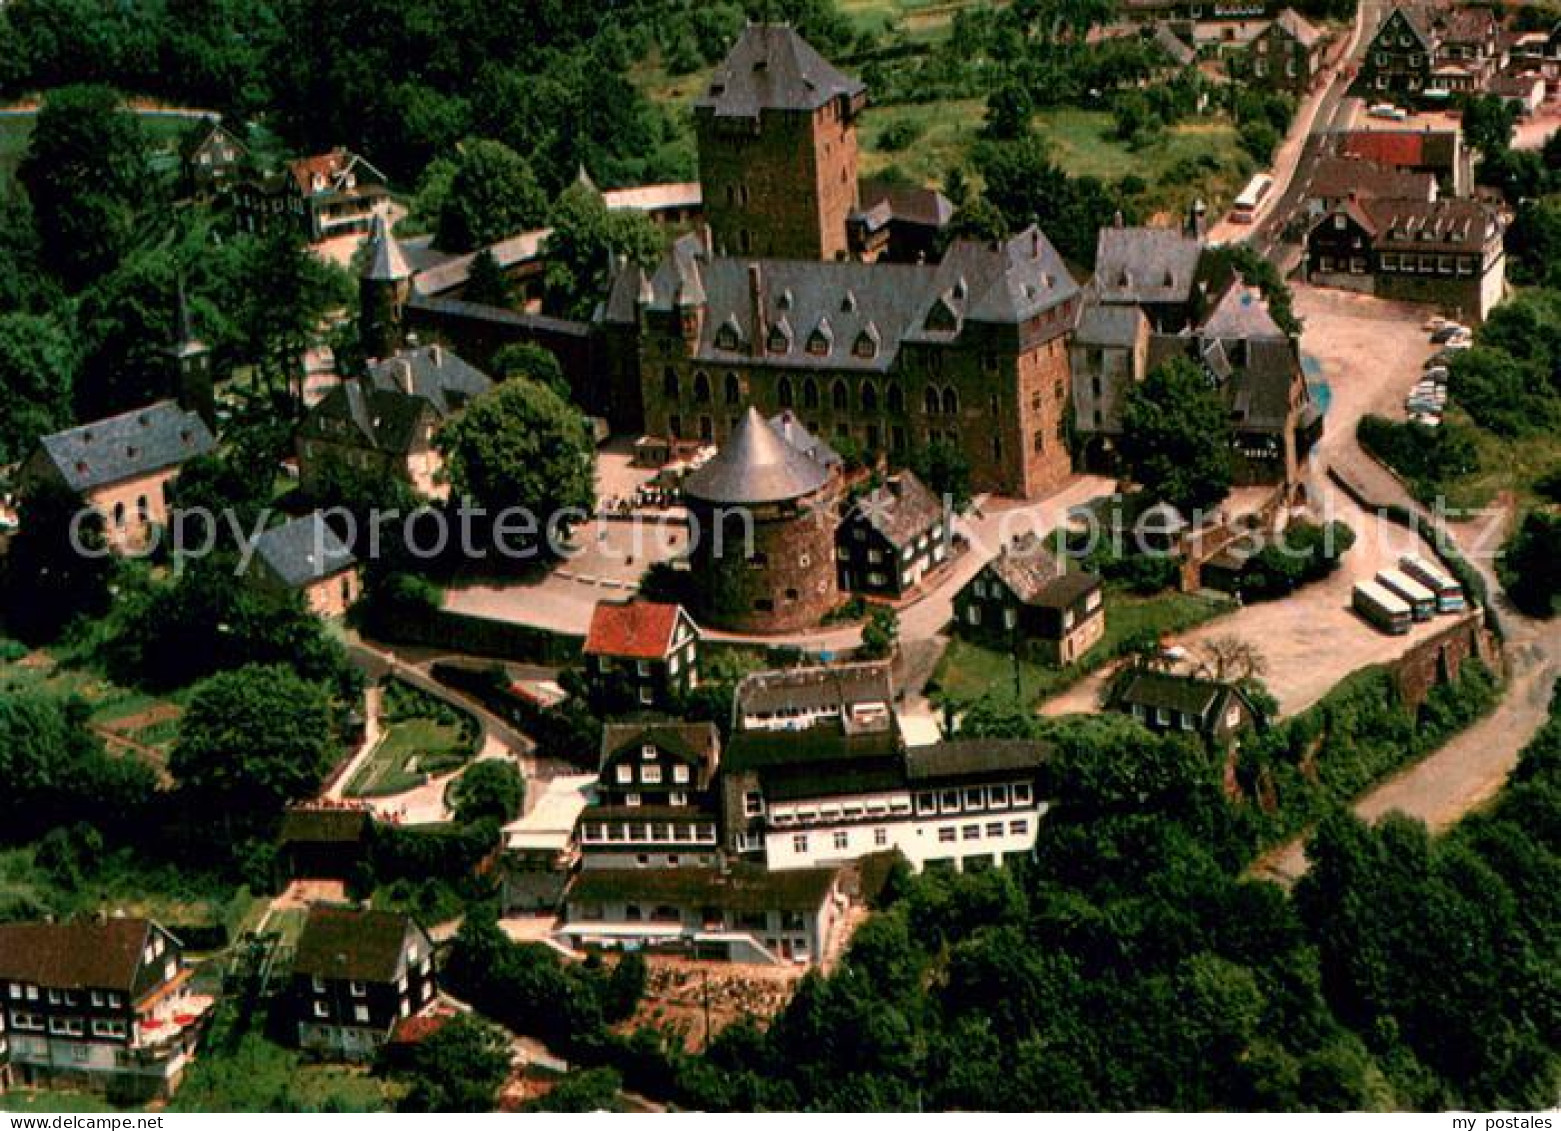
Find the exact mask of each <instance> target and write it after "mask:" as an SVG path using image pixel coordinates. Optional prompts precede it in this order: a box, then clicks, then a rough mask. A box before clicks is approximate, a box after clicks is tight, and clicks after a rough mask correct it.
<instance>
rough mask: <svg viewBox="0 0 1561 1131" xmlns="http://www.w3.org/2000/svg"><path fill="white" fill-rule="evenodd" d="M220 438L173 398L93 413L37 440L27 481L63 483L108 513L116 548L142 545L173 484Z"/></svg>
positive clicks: (162, 515) (108, 531) (161, 518)
mask: <svg viewBox="0 0 1561 1131" xmlns="http://www.w3.org/2000/svg"><path fill="white" fill-rule="evenodd" d="M216 444H217V441H216V439H215V438H214V437H213V436H212V434H211V430H210V429H209V428H207V427H206V422H205V421H204V420H202V419H201V417H200V415H199V414H198V413H195V412H191V411H189V410H187V409H184V408H181V407H180V406H179V405H178V404H177V403H175V402H174V401H158V402H157V403H155V404H150V405H147V406H146V407H145V408H138V409H132V410H131V411H129V412H123V413H120V414H119V415H118V416H111V417H108V418H107V419H105V420H95V421H93V422H92V423H91V424H82V425H79V426H78V427H75V428H67V429H66V430H65V431H63V432H55V433H53V434H52V435H49V436H44V437H43V438H42V439H40V440H39V441H38V450H37V451H36V452H34V453H33V455H32V456H31V457H30V458H29V459H28V461H27V462H26V463H25V464H24V465H23V467H22V473H21V480H22V483H23V484H24V493H25V489H26V486H27V485H37V484H41V483H45V482H53V483H56V484H59V485H61V486H63V487H64V488H66V489H67V490H69V491H70V492H72V493H73V494H75V495H77V496H79V497H80V498H81V500H82V501H83V502H84V503H86V504H88V505H89V506H91V507H92V508H93V509H94V510H96V511H97V512H98V513H99V514H100V515H102V517H103V524H104V538H105V540H106V541H107V543H108V545H109V546H110V547H111V548H112V549H115V550H118V551H121V552H124V551H130V552H134V551H138V550H142V549H144V548H145V547H146V546H147V545H148V544H149V543H150V542H151V540H152V533H153V531H154V530H155V529H156V528H158V527H160V526H163V525H166V523H167V521H168V483H169V482H170V481H171V480H172V479H174V478H175V477H176V476H177V475H178V474H179V468H180V467H181V466H182V465H183V464H184V463H185V461H187V460H190V459H194V458H195V457H196V456H201V455H206V454H207V453H208V452H210V451H211V450H212V449H213V448H215V447H216Z"/></svg>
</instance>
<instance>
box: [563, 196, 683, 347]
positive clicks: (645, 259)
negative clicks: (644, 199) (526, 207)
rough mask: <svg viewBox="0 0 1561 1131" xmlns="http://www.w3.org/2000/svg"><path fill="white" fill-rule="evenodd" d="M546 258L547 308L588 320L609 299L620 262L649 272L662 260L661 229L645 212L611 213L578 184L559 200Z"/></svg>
mask: <svg viewBox="0 0 1561 1131" xmlns="http://www.w3.org/2000/svg"><path fill="white" fill-rule="evenodd" d="M548 222H549V224H550V225H551V226H552V229H553V232H552V234H551V235H550V236H548V239H547V246H546V248H545V249H544V250H545V252H546V256H547V275H546V279H545V285H546V288H547V289H546V295H545V299H544V302H545V305H546V306H547V308H548V309H549V310H550V311H552V312H553V313H555V314H560V315H563V316H565V317H569V318H588V317H590V315H591V311H592V310H593V309H594V308H595V306H596V304H597V303H599V302H601V301H602V300H603V299H605V298H606V297H607V287H608V284H609V281H610V275H611V271H612V267H613V264H614V262H615V260H617V259H618V258H619V257H622V258H623V260H624V261H626V262H627V263H628V264H630V265H632V266H638V267H643V268H646V269H650V268H652V267H654V266H655V265H656V260H657V259H658V258H660V256H661V253H662V249H663V246H664V241H663V239H662V235H661V232H660V230H658V229H657V227H656V225H655V224H654V223H652V222H651V220H650V218H649V217H647V216H646V215H645V214H644V213H643V212H639V211H635V210H632V209H631V210H628V211H623V212H609V211H608V210H607V205H606V204H605V203H604V202H603V200H602V196H601V194H600V193H599V192H597V191H596V190H595V189H594V188H592V187H591V186H590V185H587V184H583V183H581V182H578V181H577V182H576V183H575V184H572V185H570V186H569V187H568V188H567V189H565V190H564V192H563V193H562V194H561V195H560V196H559V198H558V199H557V200H556V201H554V203H553V209H552V212H551V214H550V215H549V216H548Z"/></svg>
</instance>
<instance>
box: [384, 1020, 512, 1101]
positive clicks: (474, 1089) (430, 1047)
mask: <svg viewBox="0 0 1561 1131" xmlns="http://www.w3.org/2000/svg"><path fill="white" fill-rule="evenodd" d="M509 1068H510V1049H509V1042H508V1040H506V1039H505V1036H504V1034H503V1033H502V1032H501V1031H500V1030H499V1029H498V1028H497V1027H495V1026H493V1025H490V1024H489V1023H488V1022H486V1021H484V1020H482V1019H481V1018H479V1017H475V1016H473V1015H471V1014H462V1015H460V1016H458V1017H455V1018H453V1019H452V1020H450V1021H448V1022H447V1023H445V1024H444V1025H443V1026H442V1027H440V1028H439V1029H438V1030H437V1031H436V1032H435V1033H434V1034H433V1035H432V1036H431V1037H429V1038H428V1039H427V1040H425V1041H423V1042H422V1043H420V1044H418V1045H417V1046H416V1047H415V1048H414V1049H413V1051H412V1055H411V1060H410V1063H409V1064H408V1066H407V1068H406V1070H405V1072H404V1073H402V1075H403V1076H404V1077H405V1078H406V1079H407V1081H408V1082H409V1083H410V1085H411V1086H410V1088H409V1089H408V1090H407V1094H406V1095H405V1096H404V1097H403V1098H402V1100H401V1104H400V1108H401V1110H402V1111H460V1112H489V1111H492V1110H493V1109H494V1107H495V1105H496V1104H497V1103H498V1096H499V1086H500V1085H501V1084H503V1083H504V1080H505V1078H506V1077H508V1076H509Z"/></svg>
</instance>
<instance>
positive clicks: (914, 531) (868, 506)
mask: <svg viewBox="0 0 1561 1131" xmlns="http://www.w3.org/2000/svg"><path fill="white" fill-rule="evenodd" d="M851 516H852V517H853V518H860V519H861V520H862V521H863V522H865V523H867V525H868V526H870V527H872V528H873V529H874V530H876V531H877V532H878V533H879V534H881V535H883V537H884V538H885V539H886V540H887V541H888V543H889V544H890V545H891V546H893V547H895V548H896V549H903V548H904V547H905V546H907V545H909V544H910V543H912V542H914V541H915V540H916V539H917V538H920V537H921V536H922V535H923V534H926V533H928V532H929V531H932V530H935V529H936V528H937V527H938V525H939V524H940V523H941V522H942V521H943V519H944V509H943V500H941V499H939V498H938V497H937V496H936V495H934V494H933V493H932V491H931V489H930V488H928V487H927V485H926V484H925V483H923V482H922V481H921V480H920V479H918V478H916V476H915V475H914V474H912V473H911V472H909V471H902V472H900V473H898V474H897V475H893V476H891V477H890V478H889V479H888V480H887V481H886V482H885V483H884V484H883V486H881V487H879V488H877V489H876V490H873V491H871V492H869V493H867V494H866V495H863V496H862V497H861V498H860V499H858V500H857V501H856V504H855V506H854V507H853V508H852V512H851Z"/></svg>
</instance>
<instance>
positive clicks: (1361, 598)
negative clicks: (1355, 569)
mask: <svg viewBox="0 0 1561 1131" xmlns="http://www.w3.org/2000/svg"><path fill="white" fill-rule="evenodd" d="M1350 605H1351V606H1352V607H1353V608H1354V609H1355V611H1356V612H1357V613H1359V614H1360V615H1361V616H1363V617H1365V618H1366V619H1367V620H1368V621H1370V622H1371V623H1372V624H1374V625H1376V626H1377V627H1378V628H1380V629H1381V630H1382V631H1383V632H1386V633H1389V634H1390V635H1393V636H1402V635H1404V633H1406V632H1408V631H1409V627H1410V625H1411V624H1412V623H1414V614H1413V613H1412V612H1411V611H1410V608H1409V606H1408V605H1406V604H1405V603H1404V602H1403V601H1401V600H1399V599H1398V598H1397V597H1395V596H1394V595H1393V594H1392V593H1389V592H1388V591H1387V590H1386V589H1384V588H1383V587H1382V586H1380V585H1378V584H1377V583H1376V582H1375V581H1357V582H1356V583H1355V590H1354V592H1353V593H1352V594H1351V596H1350Z"/></svg>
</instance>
